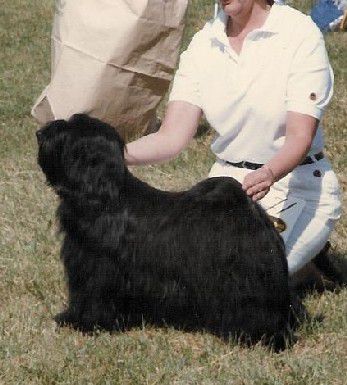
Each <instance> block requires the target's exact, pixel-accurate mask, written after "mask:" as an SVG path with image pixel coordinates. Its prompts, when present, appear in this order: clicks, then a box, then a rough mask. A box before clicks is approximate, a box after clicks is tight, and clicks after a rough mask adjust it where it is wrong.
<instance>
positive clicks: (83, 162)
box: [36, 114, 125, 197]
mask: <svg viewBox="0 0 347 385" xmlns="http://www.w3.org/2000/svg"><path fill="white" fill-rule="evenodd" d="M36 136H37V141H38V146H39V150H38V163H39V165H40V167H41V169H42V171H43V172H44V174H45V175H46V179H47V182H48V183H49V184H50V185H51V186H52V187H53V188H54V189H55V190H56V191H57V192H58V193H60V194H61V193H69V194H75V195H89V196H91V197H97V196H104V197H107V196H109V197H111V196H114V195H115V194H118V191H119V188H121V186H122V184H123V179H124V174H125V164H124V141H123V140H122V139H121V137H120V136H119V134H118V133H117V132H116V131H115V129H114V128H113V127H111V126H109V125H108V124H106V123H103V122H101V121H100V120H98V119H94V118H91V117H89V116H87V115H84V114H78V115H74V116H73V117H72V118H71V119H70V120H68V121H65V120H55V121H53V122H50V123H48V124H47V125H46V126H44V127H43V128H41V129H40V130H39V131H37V133H36Z"/></svg>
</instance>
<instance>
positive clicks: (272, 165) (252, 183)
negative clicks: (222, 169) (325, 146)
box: [242, 111, 319, 201]
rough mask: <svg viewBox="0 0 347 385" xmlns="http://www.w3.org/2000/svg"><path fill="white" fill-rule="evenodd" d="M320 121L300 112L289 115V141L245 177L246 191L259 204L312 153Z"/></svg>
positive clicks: (287, 131) (287, 130)
mask: <svg viewBox="0 0 347 385" xmlns="http://www.w3.org/2000/svg"><path fill="white" fill-rule="evenodd" d="M318 122H319V121H318V119H316V118H314V117H312V116H309V115H305V114H301V113H298V112H293V111H289V112H287V125H286V138H285V142H284V145H283V146H282V148H281V149H280V150H279V152H278V153H277V154H276V155H275V156H274V157H273V158H272V159H270V160H269V161H268V162H267V163H266V164H265V165H264V166H263V167H261V168H260V169H258V170H256V171H253V172H251V173H249V174H248V175H246V177H245V179H244V181H243V185H242V187H243V189H244V190H245V191H246V193H247V195H249V196H251V197H252V199H253V200H255V201H257V200H259V199H261V198H263V197H264V196H265V195H266V194H267V193H268V192H269V189H270V187H271V186H272V185H273V184H274V182H276V181H278V180H279V179H281V178H283V177H284V176H285V175H287V174H288V173H289V172H291V171H292V170H293V169H294V168H295V167H296V166H298V165H299V164H300V163H301V162H302V161H303V160H304V159H305V157H306V155H307V153H308V151H309V150H310V147H311V144H312V141H313V138H314V136H315V134H316V130H317V127H318Z"/></svg>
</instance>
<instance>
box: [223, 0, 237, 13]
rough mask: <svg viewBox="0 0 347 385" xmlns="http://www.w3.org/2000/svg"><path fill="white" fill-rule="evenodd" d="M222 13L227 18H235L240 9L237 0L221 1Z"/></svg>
mask: <svg viewBox="0 0 347 385" xmlns="http://www.w3.org/2000/svg"><path fill="white" fill-rule="evenodd" d="M221 6H222V8H223V11H224V12H225V13H226V14H227V15H229V16H235V15H237V14H239V13H240V11H241V10H242V7H240V4H239V2H238V1H237V0H225V1H221Z"/></svg>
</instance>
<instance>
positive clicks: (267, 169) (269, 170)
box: [261, 164, 276, 186]
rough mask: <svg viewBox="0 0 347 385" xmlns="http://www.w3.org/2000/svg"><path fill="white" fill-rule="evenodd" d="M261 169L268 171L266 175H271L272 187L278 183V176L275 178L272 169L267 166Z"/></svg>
mask: <svg viewBox="0 0 347 385" xmlns="http://www.w3.org/2000/svg"><path fill="white" fill-rule="evenodd" d="M261 168H262V169H263V170H264V171H266V173H267V174H268V175H269V177H270V179H271V186H272V185H273V184H274V183H275V182H276V176H275V174H274V172H273V171H272V169H271V167H270V166H269V165H267V164H264V165H263V166H262V167H261Z"/></svg>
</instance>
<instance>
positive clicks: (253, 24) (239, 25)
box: [227, 2, 271, 37]
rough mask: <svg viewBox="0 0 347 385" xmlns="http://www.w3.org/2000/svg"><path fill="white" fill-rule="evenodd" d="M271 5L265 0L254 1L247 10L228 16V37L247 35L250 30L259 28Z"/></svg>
mask: <svg viewBox="0 0 347 385" xmlns="http://www.w3.org/2000/svg"><path fill="white" fill-rule="evenodd" d="M270 9H271V6H270V5H268V4H267V3H266V2H264V3H263V2H255V3H254V6H253V7H252V9H250V10H249V12H247V13H245V14H242V15H237V16H229V18H228V23H227V35H228V36H229V37H237V36H243V35H247V34H248V33H249V32H250V31H253V30H254V29H257V28H260V27H262V26H263V25H264V23H265V21H266V19H267V17H268V14H269V12H270Z"/></svg>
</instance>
